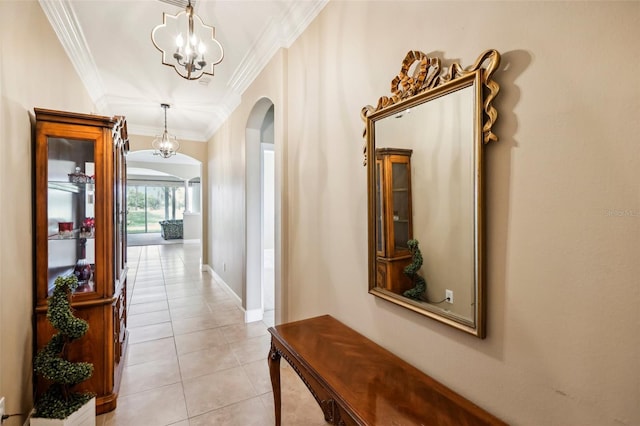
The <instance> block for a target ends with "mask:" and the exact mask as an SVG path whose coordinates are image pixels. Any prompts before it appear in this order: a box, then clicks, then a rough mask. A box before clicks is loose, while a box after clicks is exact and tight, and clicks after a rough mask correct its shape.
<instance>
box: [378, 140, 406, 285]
mask: <svg viewBox="0 0 640 426" xmlns="http://www.w3.org/2000/svg"><path fill="white" fill-rule="evenodd" d="M412 153H413V151H412V150H410V149H400V148H378V149H376V194H375V197H376V286H378V287H380V288H383V289H386V290H388V291H391V292H393V293H398V294H402V293H403V292H404V291H405V290H408V289H410V288H412V287H413V284H412V282H411V280H410V279H409V277H407V276H406V275H404V273H403V270H404V268H405V267H406V266H407V265H409V264H410V263H411V252H410V251H409V248H408V247H407V241H409V240H410V239H411V238H413V218H412V212H411V154H412Z"/></svg>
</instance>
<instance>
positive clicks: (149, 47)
mask: <svg viewBox="0 0 640 426" xmlns="http://www.w3.org/2000/svg"><path fill="white" fill-rule="evenodd" d="M165 1H166V2H163V1H160V0H134V1H127V2H125V1H119V0H40V5H41V6H42V9H43V10H44V12H45V14H46V15H47V18H48V19H49V22H50V23H51V25H52V27H53V29H54V31H55V32H56V34H57V36H58V38H59V40H60V42H61V43H62V45H63V47H64V49H65V50H66V52H67V55H68V56H69V58H70V59H71V62H72V63H73V65H74V67H75V68H76V70H77V72H78V74H79V75H80V78H81V79H82V81H83V83H84V85H85V87H86V88H87V91H88V93H89V95H90V96H91V98H92V100H93V102H94V103H95V104H96V105H97V108H98V110H97V111H93V112H94V113H97V114H101V115H109V116H111V115H124V116H125V117H126V118H127V125H128V130H129V133H130V134H135V135H146V136H156V135H159V134H161V133H162V130H163V126H164V111H163V110H162V108H161V107H160V104H161V103H168V104H170V105H171V108H170V109H169V110H168V111H167V128H168V130H169V133H172V134H174V135H176V136H177V137H178V140H194V141H202V142H205V141H207V140H208V139H209V138H210V137H211V136H212V135H213V134H214V133H215V131H216V130H217V129H218V128H219V126H220V125H221V124H222V123H223V122H224V121H225V120H226V119H227V117H228V116H229V115H230V114H231V112H232V111H233V110H234V109H235V107H236V106H237V105H238V104H239V103H240V99H241V95H242V93H243V92H244V91H245V89H246V88H247V87H248V86H249V84H251V82H252V81H253V80H254V79H255V77H256V76H257V75H258V73H259V72H260V71H261V70H262V68H263V67H264V66H265V65H266V64H267V63H268V61H269V60H270V59H271V58H272V57H273V55H274V54H275V53H276V52H277V51H278V49H279V48H281V47H289V46H290V45H291V43H293V41H294V40H295V39H296V38H297V37H298V35H300V33H302V31H304V29H305V28H306V27H307V25H308V24H309V23H310V22H311V21H312V20H313V19H314V18H315V17H316V15H317V14H318V13H319V12H320V11H321V10H322V8H323V7H324V5H325V4H326V2H327V1H328V0H252V1H249V0H197V2H193V1H192V3H195V6H194V10H195V12H196V13H197V14H198V15H199V16H200V17H201V18H202V20H203V22H204V23H205V24H207V25H210V26H213V27H215V37H216V39H217V40H218V41H219V42H220V43H221V44H222V46H223V48H224V60H223V61H222V62H221V63H220V64H218V65H216V66H215V75H214V76H210V75H204V76H203V77H202V78H200V79H199V80H191V81H189V80H185V79H183V78H182V77H180V76H179V75H178V74H177V73H176V72H175V70H174V69H173V67H169V66H166V65H163V64H162V54H161V52H160V51H158V50H157V49H156V48H155V47H154V45H153V43H152V41H151V31H152V30H153V28H154V27H155V26H157V25H159V24H161V23H162V14H163V12H166V13H168V14H171V15H175V14H177V13H178V12H181V11H183V10H184V7H185V6H186V3H187V2H186V0H165ZM169 3H170V4H169ZM178 5H180V6H178Z"/></svg>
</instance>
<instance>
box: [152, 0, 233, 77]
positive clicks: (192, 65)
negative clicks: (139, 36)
mask: <svg viewBox="0 0 640 426" xmlns="http://www.w3.org/2000/svg"><path fill="white" fill-rule="evenodd" d="M162 21H163V22H162V24H160V25H158V26H157V27H155V28H154V29H153V31H152V32H151V41H153V45H154V46H155V47H156V49H158V50H159V51H161V52H162V63H163V64H164V65H168V66H171V67H174V69H175V70H176V72H177V73H178V74H180V76H181V77H183V78H185V79H187V80H197V79H199V78H200V77H202V75H203V74H209V75H213V67H214V65H217V64H219V63H220V62H222V58H223V57H224V50H223V49H222V45H221V44H220V43H219V42H218V40H216V39H215V28H214V27H210V26H208V25H205V24H204V23H203V22H202V19H200V17H199V16H198V15H196V14H194V13H193V6H192V5H191V0H189V3H188V4H187V7H186V9H185V11H184V12H180V13H178V14H177V15H175V16H174V15H169V14H167V13H166V12H165V13H163V14H162ZM174 49H175V50H174ZM216 53H218V56H215V54H216ZM205 54H206V55H207V56H206V57H205ZM214 57H217V59H215V60H212V59H211V58H214ZM206 58H210V59H209V60H207V59H206Z"/></svg>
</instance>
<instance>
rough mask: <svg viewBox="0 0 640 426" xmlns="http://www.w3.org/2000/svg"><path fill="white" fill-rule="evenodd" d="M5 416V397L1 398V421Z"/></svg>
mask: <svg viewBox="0 0 640 426" xmlns="http://www.w3.org/2000/svg"><path fill="white" fill-rule="evenodd" d="M3 416H4V396H3V397H0V419H2V417H3ZM0 421H1V420H0Z"/></svg>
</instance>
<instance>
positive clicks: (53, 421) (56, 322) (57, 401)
mask: <svg viewBox="0 0 640 426" xmlns="http://www.w3.org/2000/svg"><path fill="white" fill-rule="evenodd" d="M77 286H78V279H77V278H76V276H75V275H71V276H67V277H58V278H56V281H55V288H54V290H53V294H52V295H51V297H50V298H49V300H48V301H47V319H48V320H49V322H50V323H51V325H53V327H54V328H55V329H56V330H57V331H58V332H57V333H56V334H55V335H54V336H53V337H52V338H51V340H49V342H48V343H47V344H46V346H45V347H44V348H42V349H41V350H40V351H39V352H38V354H37V355H36V357H35V360H34V370H35V372H36V373H37V374H39V375H40V376H42V377H44V378H45V379H46V380H47V381H48V382H50V383H51V384H50V385H49V387H48V389H47V390H46V391H45V392H44V393H43V394H42V395H40V396H39V397H38V398H37V399H36V402H35V407H34V413H33V414H32V416H31V419H30V424H31V425H32V426H71V425H73V426H95V420H96V414H95V413H96V408H95V406H96V399H95V395H94V394H93V393H91V392H74V391H72V387H73V386H75V385H77V384H78V383H81V382H83V381H85V380H87V379H88V378H89V377H91V375H92V374H93V364H91V363H89V362H72V361H69V360H67V359H66V358H67V352H68V346H69V344H71V343H72V342H73V341H75V340H77V339H79V338H81V337H82V336H84V335H85V334H86V333H87V330H88V329H89V324H88V323H87V322H86V321H85V320H83V319H80V318H76V317H75V316H74V315H73V311H72V309H71V294H72V292H73V290H74V289H75V288H76V287H77Z"/></svg>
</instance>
